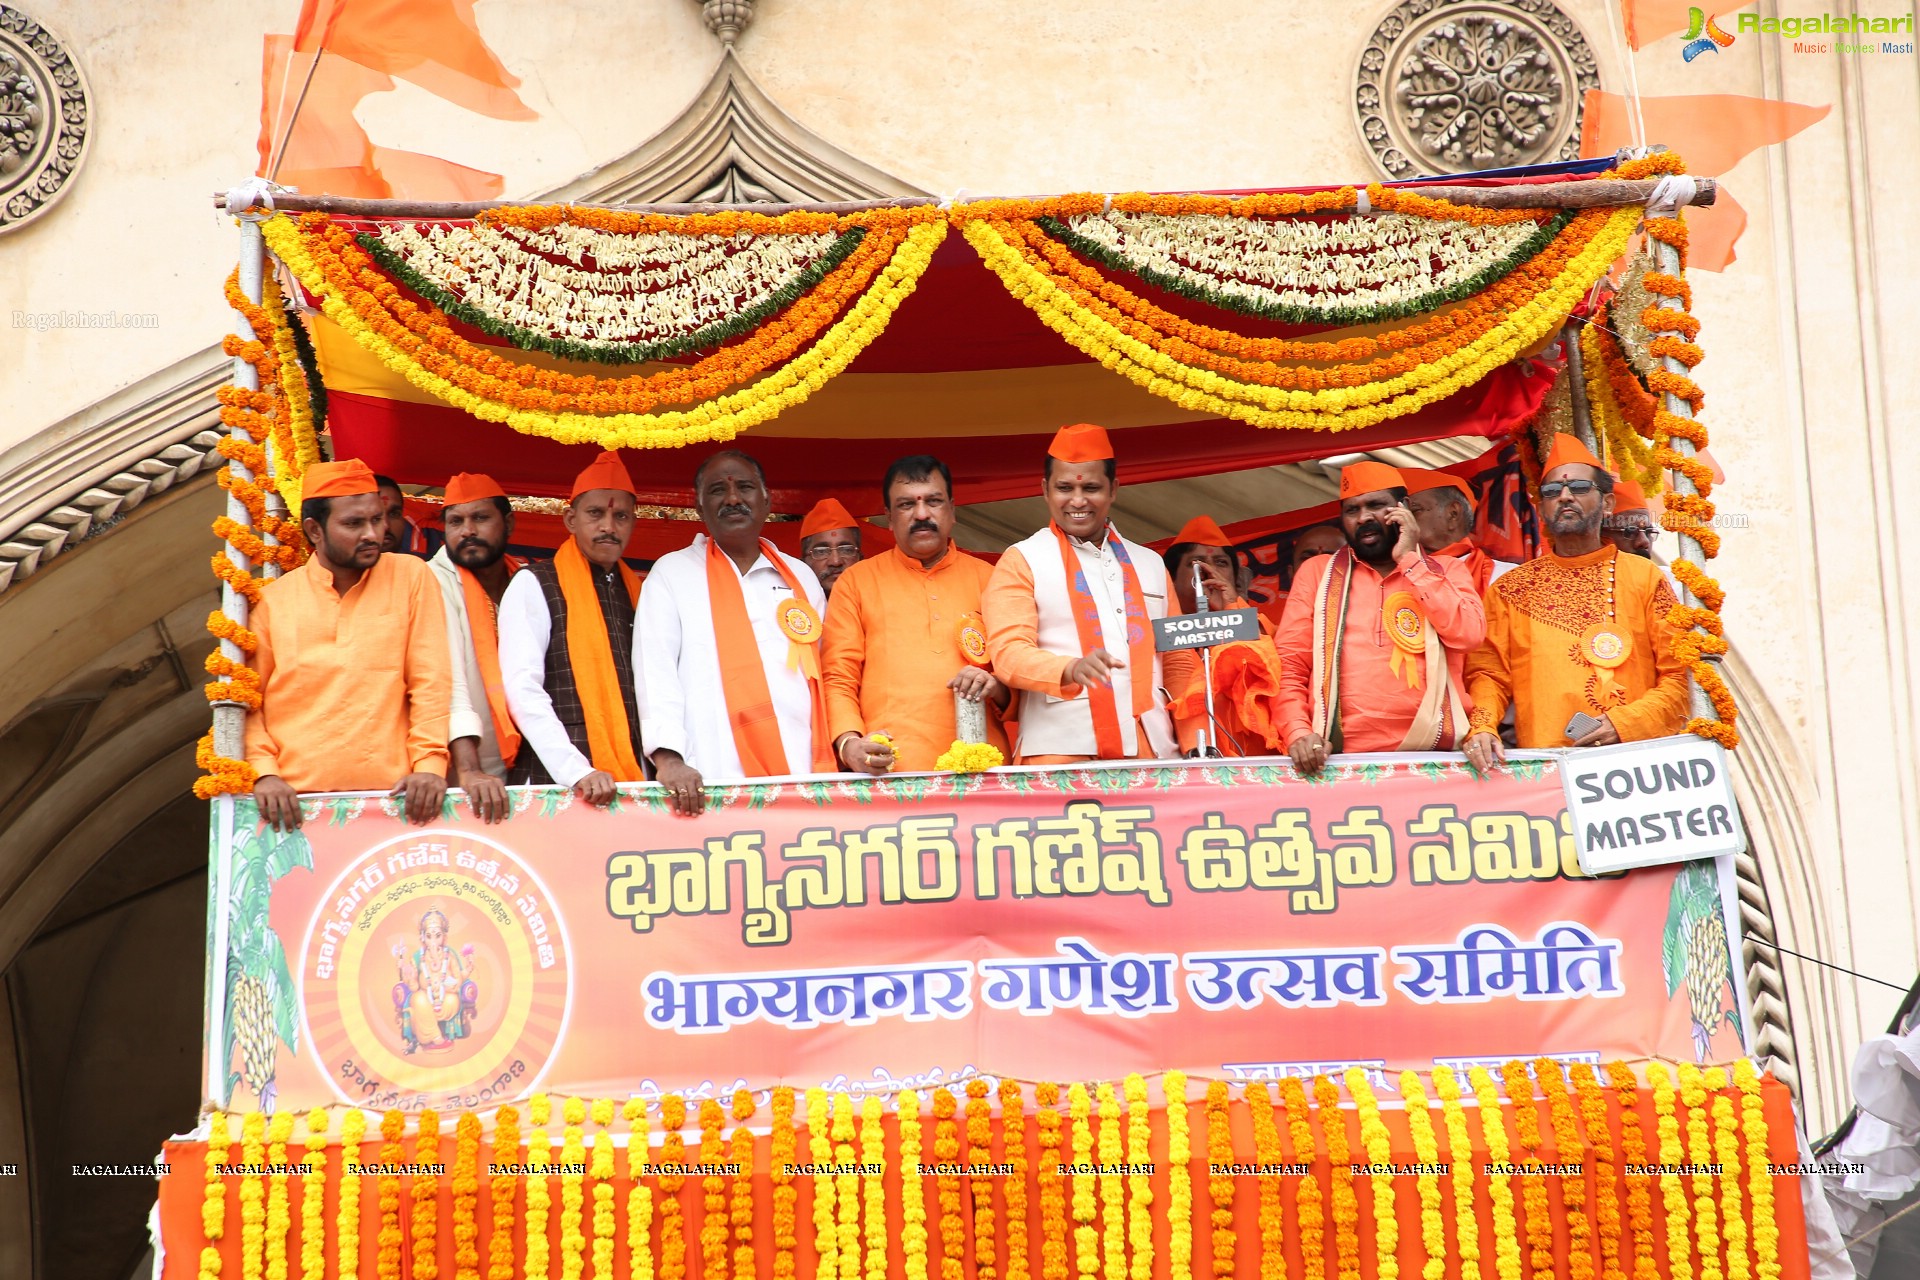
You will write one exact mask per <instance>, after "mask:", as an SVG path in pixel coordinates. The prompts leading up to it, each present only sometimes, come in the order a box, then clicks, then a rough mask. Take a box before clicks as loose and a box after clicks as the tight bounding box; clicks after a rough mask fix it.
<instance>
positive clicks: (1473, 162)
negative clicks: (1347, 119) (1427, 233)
mask: <svg viewBox="0 0 1920 1280" xmlns="http://www.w3.org/2000/svg"><path fill="white" fill-rule="evenodd" d="M1599 87H1600V73H1599V70H1598V68H1597V67H1596V65H1595V63H1594V58H1593V50H1592V49H1591V48H1589V47H1588V45H1587V41H1586V38H1585V37H1584V36H1582V35H1581V34H1580V29H1579V28H1578V27H1576V26H1575V25H1574V23H1573V20H1572V19H1571V18H1569V17H1568V16H1567V15H1566V14H1564V13H1562V12H1561V11H1560V10H1559V9H1558V8H1557V7H1556V6H1555V5H1554V4H1553V3H1552V0H1404V2H1403V3H1401V4H1398V5H1395V6H1394V8H1393V9H1392V10H1391V11H1390V12H1389V13H1388V14H1387V15H1386V17H1384V18H1382V19H1381V20H1380V23H1379V25H1377V26H1376V27H1374V29H1373V33H1372V34H1371V35H1370V36H1368V38H1367V43H1366V47H1365V48H1364V49H1362V50H1361V52H1360V62H1359V65H1358V66H1357V67H1356V68H1355V71H1354V81H1353V111H1354V122H1355V124H1356V125H1357V126H1358V127H1359V130H1360V137H1361V140H1362V141H1364V142H1365V143H1366V145H1367V149H1368V150H1369V151H1370V152H1372V153H1373V161H1374V164H1375V165H1377V166H1378V167H1379V168H1380V171H1381V172H1382V173H1384V174H1385V175H1386V176H1387V177H1389V178H1413V177H1418V176H1420V175H1422V174H1433V173H1449V172H1458V171H1460V170H1465V169H1494V168H1504V167H1506V166H1508V165H1521V164H1538V163H1541V162H1544V161H1552V160H1571V159H1574V158H1575V157H1577V156H1578V155H1579V153H1580V112H1581V105H1582V102H1583V99H1584V97H1585V94H1586V91H1587V90H1588V89H1597V88H1599Z"/></svg>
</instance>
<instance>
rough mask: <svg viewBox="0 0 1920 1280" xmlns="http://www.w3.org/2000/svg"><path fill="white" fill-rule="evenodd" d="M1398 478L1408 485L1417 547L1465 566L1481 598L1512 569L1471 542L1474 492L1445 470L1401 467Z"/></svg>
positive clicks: (1511, 566) (1409, 508) (1409, 503)
mask: <svg viewBox="0 0 1920 1280" xmlns="http://www.w3.org/2000/svg"><path fill="white" fill-rule="evenodd" d="M1400 476H1401V478H1402V479H1403V480H1405V481H1406V482H1407V510H1409V511H1411V512H1413V519H1414V523H1415V524H1417V525H1418V526H1419V529H1420V545H1421V546H1422V547H1425V548H1426V549H1427V550H1428V551H1431V552H1433V554H1435V555H1436V556H1448V557H1451V558H1452V559H1455V560H1458V561H1460V562H1461V563H1462V564H1464V565H1466V566H1467V574H1468V576H1470V577H1471V578H1472V579H1473V586H1474V590H1476V591H1478V592H1479V593H1480V594H1481V595H1483V596H1484V595H1485V594H1486V593H1487V587H1488V585H1489V584H1490V583H1492V582H1493V580H1494V579H1495V578H1498V577H1499V576H1500V575H1501V574H1503V573H1505V572H1506V571H1507V570H1509V569H1511V568H1513V567H1514V566H1513V565H1512V564H1510V563H1508V562H1507V561H1505V560H1495V559H1494V558H1493V557H1492V556H1490V555H1488V554H1487V553H1486V552H1485V551H1482V550H1481V549H1480V545H1479V544H1478V543H1476V542H1475V541H1474V540H1473V490H1472V489H1470V488H1469V487H1468V486H1467V482H1466V481H1465V480H1462V479H1461V478H1460V477H1459V476H1456V475H1453V474H1452V473H1450V472H1446V471H1428V470H1426V469H1424V468H1422V467H1401V468H1400Z"/></svg>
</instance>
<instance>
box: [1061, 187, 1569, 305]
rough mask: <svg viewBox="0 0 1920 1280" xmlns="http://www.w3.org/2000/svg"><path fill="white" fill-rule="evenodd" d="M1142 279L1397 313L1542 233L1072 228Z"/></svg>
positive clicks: (1362, 222) (1406, 228)
mask: <svg viewBox="0 0 1920 1280" xmlns="http://www.w3.org/2000/svg"><path fill="white" fill-rule="evenodd" d="M1065 221H1066V224H1067V226H1068V227H1069V228H1071V229H1072V230H1073V231H1074V232H1075V233H1076V234H1077V235H1079V236H1082V237H1084V238H1085V239H1087V240H1089V241H1092V242H1093V243H1095V244H1097V245H1099V246H1100V247H1101V248H1103V249H1105V250H1106V251H1107V252H1108V253H1110V254H1112V255H1113V256H1114V257H1115V258H1117V259H1119V260H1121V261H1124V262H1125V263H1126V264H1127V265H1128V266H1129V267H1131V268H1132V269H1134V270H1136V271H1140V272H1143V273H1145V272H1156V273H1158V274H1160V275H1163V276H1167V277H1171V278H1173V279H1175V280H1179V281H1181V282H1183V283H1185V284H1188V285H1190V286H1192V287H1194V288H1197V289H1203V290H1209V291H1211V292H1214V293H1217V294H1220V295H1223V296H1227V297H1232V298H1236V299H1240V300H1243V301H1245V302H1247V303H1250V304H1252V305H1254V306H1258V307H1271V308H1279V307H1299V308H1308V309H1313V310H1327V309H1330V308H1332V307H1341V308H1347V307H1379V306H1393V305H1396V304H1401V303H1405V302H1406V301H1408V300H1410V299H1413V298H1417V297H1420V296H1421V295H1423V294H1428V293H1432V292H1434V291H1435V290H1440V289H1446V288H1449V287H1452V286H1454V285H1457V284H1459V283H1461V282H1463V281H1466V280H1469V279H1471V278H1472V277H1473V276H1475V275H1476V274H1478V273H1480V272H1482V271H1485V270H1486V269H1488V268H1489V267H1491V266H1493V265H1494V264H1495V263H1497V262H1499V261H1500V260H1501V259H1502V258H1504V257H1506V256H1508V255H1509V254H1512V253H1514V252H1515V251H1516V250H1517V249H1518V248H1519V247H1520V246H1521V245H1522V244H1523V243H1524V242H1525V241H1526V240H1527V238H1528V237H1530V236H1532V235H1534V234H1536V233H1537V232H1538V231H1539V226H1538V224H1536V223H1534V222H1531V221H1520V222H1511V223H1503V224H1499V225H1494V226H1474V225H1472V224H1470V223H1464V222H1442V221H1436V220H1434V219H1431V218H1414V217H1408V216H1406V215H1404V214H1396V213H1389V214H1380V215H1378V216H1375V217H1371V218H1336V219H1333V220H1332V221H1326V222H1322V221H1316V220H1314V219H1310V218H1281V219H1274V220H1262V219H1256V218H1223V217H1214V216H1211V215H1197V214H1188V215H1182V216H1178V217H1174V216H1169V215H1166V214H1156V213H1126V212H1122V211H1121V210H1118V209H1113V210H1109V211H1107V212H1106V213H1088V214H1081V215H1079V216H1077V217H1073V218H1068V219H1066V220H1065Z"/></svg>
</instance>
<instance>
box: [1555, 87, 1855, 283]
mask: <svg viewBox="0 0 1920 1280" xmlns="http://www.w3.org/2000/svg"><path fill="white" fill-rule="evenodd" d="M1631 110H1632V109H1631V107H1630V105H1629V104H1628V102H1627V100H1626V99H1625V98H1623V97H1621V96H1620V95H1619V94H1617V93H1601V92H1600V91H1599V90H1597V89H1589V90H1587V100H1586V108H1585V111H1586V114H1585V116H1584V118H1583V119H1582V122H1581V125H1580V154H1581V155H1582V156H1583V157H1591V156H1605V155H1612V154H1613V153H1614V152H1615V151H1618V150H1619V149H1620V148H1622V147H1625V146H1631V145H1632V142H1633V126H1632V124H1631V120H1632V116H1631ZM1831 110H1833V108H1832V107H1831V106H1824V107H1810V106H1807V105H1805V104H1804V103H1799V102H1776V101H1774V100H1773V99H1771V98H1745V97H1741V96H1739V95H1737V94H1728V93H1707V94H1698V95H1690V96H1685V97H1672V98H1642V99H1640V114H1641V116H1642V118H1643V119H1645V121H1646V126H1647V132H1646V137H1647V141H1648V142H1650V143H1661V144H1663V145H1665V146H1668V147H1671V148H1673V149H1674V150H1675V151H1678V152H1679V153H1680V154H1681V155H1682V156H1685V157H1686V161H1687V169H1688V171H1689V172H1692V173H1696V174H1701V175H1704V176H1708V177H1715V176H1718V175H1720V174H1724V173H1726V172H1727V171H1728V170H1729V169H1731V168H1733V167H1734V166H1735V165H1736V164H1739V163H1740V161H1741V160H1742V159H1743V158H1744V157H1745V156H1746V155H1748V154H1749V153H1750V152H1753V151H1757V150H1759V149H1760V148H1761V147H1765V146H1770V145H1772V144H1773V143H1776V142H1785V141H1786V140H1787V139H1788V138H1791V137H1792V136H1793V135H1794V134H1796V133H1799V132H1800V131H1801V130H1802V129H1805V128H1807V127H1808V126H1810V125H1814V124H1818V123H1819V122H1820V121H1821V120H1824V119H1825V118H1826V115H1827V113H1828V112H1829V111H1831ZM1746 229H1747V211H1746V210H1745V209H1742V208H1741V207H1740V202H1739V201H1737V200H1735V199H1734V198H1733V196H1732V195H1730V194H1729V193H1728V191H1727V189H1726V187H1725V186H1724V185H1723V186H1721V188H1720V193H1719V198H1718V199H1717V200H1716V201H1715V202H1714V203H1713V205H1711V206H1710V207H1707V208H1695V209H1689V210H1687V230H1688V239H1689V247H1688V253H1687V261H1688V265H1689V266H1692V267H1696V268H1699V269H1701V270H1705V271H1724V270H1726V268H1727V264H1728V263H1730V262H1732V261H1733V258H1734V254H1733V244H1734V241H1736V240H1738V239H1739V238H1740V233H1741V232H1743V231H1745V230H1746Z"/></svg>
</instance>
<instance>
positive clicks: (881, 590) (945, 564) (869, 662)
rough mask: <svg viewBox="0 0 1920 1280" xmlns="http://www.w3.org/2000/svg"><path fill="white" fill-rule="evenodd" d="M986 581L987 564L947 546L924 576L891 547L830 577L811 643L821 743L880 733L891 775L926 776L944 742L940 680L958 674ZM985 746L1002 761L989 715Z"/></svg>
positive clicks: (947, 698) (945, 691) (1002, 736)
mask: <svg viewBox="0 0 1920 1280" xmlns="http://www.w3.org/2000/svg"><path fill="white" fill-rule="evenodd" d="M992 576H993V566H992V565H990V564H988V563H987V562H986V561H984V560H980V559H977V558H975V557H973V556H970V555H968V554H967V553H966V552H964V551H961V550H960V549H959V548H957V547H955V546H954V545H953V544H952V543H948V544H947V554H946V555H944V556H942V557H941V558H940V560H939V561H938V563H936V564H935V565H934V566H933V568H931V569H927V568H924V567H922V566H921V564H920V562H919V561H918V560H916V559H915V558H913V557H912V556H909V555H906V554H904V553H903V552H901V551H900V549H899V548H898V547H895V548H893V549H891V550H888V551H883V552H881V553H880V554H879V555H877V556H873V557H871V558H870V559H866V560H862V561H860V562H859V563H858V564H855V565H853V566H851V567H850V568H848V569H847V570H846V571H845V572H844V573H842V574H841V575H840V579H839V581H837V582H835V583H834V584H833V594H832V595H831V596H828V597H827V618H826V631H825V634H824V635H823V636H822V638H821V646H822V650H823V652H822V669H821V676H822V678H823V679H824V680H825V681H826V686H827V724H828V726H829V737H830V740H832V741H835V742H837V741H839V739H840V735H841V734H845V733H858V734H861V735H865V734H868V733H879V732H884V733H886V734H887V735H888V736H889V737H891V738H892V740H893V755H894V761H895V764H894V768H895V769H896V770H900V771H911V770H927V769H932V768H933V766H934V762H935V761H936V760H938V759H939V758H940V757H941V756H942V755H943V754H945V752H946V751H947V749H948V748H949V747H951V746H952V745H953V740H954V719H953V690H951V689H949V688H947V681H949V680H951V679H953V678H954V676H956V675H958V674H959V673H960V669H961V668H962V667H964V666H966V665H967V660H966V659H965V658H964V657H963V656H961V653H960V622H961V619H962V618H964V617H965V616H966V615H967V614H973V615H975V617H976V618H977V617H978V616H979V615H980V612H981V608H980V598H981V596H982V595H983V594H984V593H985V592H986V589H987V579H989V578H991V577H992ZM987 740H988V741H989V742H991V743H992V744H993V745H994V746H996V747H998V748H1000V751H1001V753H1002V754H1003V755H1004V754H1006V751H1007V735H1006V732H1005V730H1003V729H1002V728H1001V727H1000V716H999V714H998V713H997V712H996V711H994V709H993V708H992V707H991V706H989V707H988V708H987Z"/></svg>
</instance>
